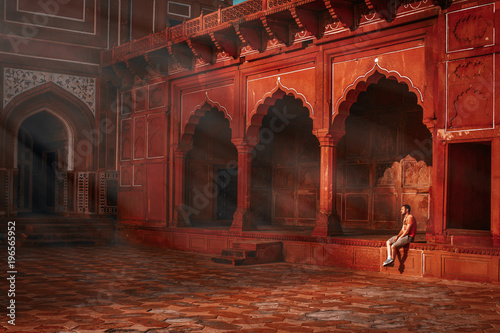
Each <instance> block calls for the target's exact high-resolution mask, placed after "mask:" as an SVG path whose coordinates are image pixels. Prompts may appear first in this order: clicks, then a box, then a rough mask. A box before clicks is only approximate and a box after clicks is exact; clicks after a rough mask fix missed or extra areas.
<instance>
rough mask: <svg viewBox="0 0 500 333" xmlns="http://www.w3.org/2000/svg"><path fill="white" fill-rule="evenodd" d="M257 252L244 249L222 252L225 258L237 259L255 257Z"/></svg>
mask: <svg viewBox="0 0 500 333" xmlns="http://www.w3.org/2000/svg"><path fill="white" fill-rule="evenodd" d="M256 254H257V251H251V250H243V249H234V248H231V249H225V250H223V251H222V256H224V257H235V258H249V257H255V255H256Z"/></svg>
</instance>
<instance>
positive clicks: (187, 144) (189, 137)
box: [180, 95, 233, 152]
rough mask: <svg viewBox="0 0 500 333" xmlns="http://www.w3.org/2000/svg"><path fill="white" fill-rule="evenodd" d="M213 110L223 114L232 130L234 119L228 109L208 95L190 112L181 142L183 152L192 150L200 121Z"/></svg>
mask: <svg viewBox="0 0 500 333" xmlns="http://www.w3.org/2000/svg"><path fill="white" fill-rule="evenodd" d="M212 109H217V110H218V111H219V112H221V113H223V114H224V118H225V119H227V120H228V121H229V127H230V128H231V124H232V120H233V119H232V117H231V115H230V114H229V113H228V111H227V109H226V108H225V107H223V106H222V105H220V104H219V103H217V102H214V101H212V100H211V99H210V98H208V95H207V96H206V98H205V99H204V100H203V101H202V102H201V103H200V104H198V105H197V106H196V107H195V108H194V109H193V110H192V111H191V112H190V116H189V118H188V120H187V122H186V123H185V125H184V128H183V131H182V134H181V140H180V148H181V149H182V150H183V151H185V152H187V151H189V150H190V149H191V148H192V146H193V136H194V131H195V128H196V126H197V125H198V124H199V123H200V119H201V118H202V117H203V116H204V115H205V113H207V111H210V110H212ZM231 130H233V128H231Z"/></svg>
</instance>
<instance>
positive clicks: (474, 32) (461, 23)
mask: <svg viewBox="0 0 500 333" xmlns="http://www.w3.org/2000/svg"><path fill="white" fill-rule="evenodd" d="M489 25H490V22H488V21H486V20H485V19H484V18H483V17H482V16H481V15H478V16H476V15H473V14H471V15H468V16H467V17H465V18H463V19H460V20H458V21H457V23H456V24H455V28H454V29H453V35H454V36H455V38H456V39H457V40H458V41H460V42H462V43H469V44H472V43H473V42H475V41H478V40H481V39H483V38H484V36H485V35H486V32H487V31H488V27H489Z"/></svg>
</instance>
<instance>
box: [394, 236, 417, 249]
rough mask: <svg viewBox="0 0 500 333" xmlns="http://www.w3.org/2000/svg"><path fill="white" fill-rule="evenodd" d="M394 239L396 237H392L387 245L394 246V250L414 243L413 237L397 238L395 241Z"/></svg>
mask: <svg viewBox="0 0 500 333" xmlns="http://www.w3.org/2000/svg"><path fill="white" fill-rule="evenodd" d="M396 237H398V236H394V237H391V238H390V239H389V244H391V245H394V247H395V248H396V249H400V248H402V247H403V246H405V245H407V244H410V243H413V241H414V239H413V237H411V236H410V235H406V236H404V237H403V238H399V239H398V240H397V241H396Z"/></svg>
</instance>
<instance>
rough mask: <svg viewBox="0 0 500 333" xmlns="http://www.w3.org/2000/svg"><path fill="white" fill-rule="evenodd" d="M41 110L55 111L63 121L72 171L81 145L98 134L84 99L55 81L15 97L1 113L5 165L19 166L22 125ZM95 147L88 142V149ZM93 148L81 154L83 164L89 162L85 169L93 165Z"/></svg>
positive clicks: (8, 166) (57, 116) (52, 112)
mask: <svg viewBox="0 0 500 333" xmlns="http://www.w3.org/2000/svg"><path fill="white" fill-rule="evenodd" d="M41 111H47V112H49V113H51V114H52V115H54V116H55V117H56V118H58V119H59V120H60V121H61V122H62V123H63V125H64V127H65V129H66V132H67V134H68V139H69V141H70V144H69V145H68V157H69V159H68V169H69V170H72V169H73V167H78V164H77V165H75V164H74V162H75V158H76V157H77V153H78V150H77V147H78V144H79V142H81V141H82V140H89V138H92V137H91V136H92V134H94V133H93V129H94V119H93V117H92V112H91V110H90V109H89V108H88V106H86V105H85V104H84V103H83V102H82V101H80V100H79V99H78V98H76V97H75V96H73V95H72V94H70V93H69V92H67V91H66V90H64V89H62V88H60V87H58V86H57V85H56V84H54V83H52V82H49V83H46V84H44V85H42V86H39V87H36V88H33V89H30V90H28V91H26V92H24V93H22V94H20V95H18V96H16V97H14V98H13V99H12V100H11V101H10V102H9V103H8V104H7V105H6V107H5V109H4V111H3V112H2V114H1V115H0V123H1V124H2V144H3V148H4V149H3V151H4V154H3V156H2V157H3V158H2V162H3V163H2V165H4V166H5V167H7V168H16V167H17V165H16V156H17V150H16V149H17V135H18V132H19V128H20V126H21V124H22V123H23V121H24V120H26V119H27V118H28V117H31V116H32V115H34V114H36V113H38V112H41ZM95 139H97V138H95ZM92 146H95V145H94V144H93V143H91V142H90V143H89V144H87V148H90V149H91V148H92ZM91 150H92V151H91V152H86V153H85V156H78V157H80V159H82V158H83V159H82V163H83V162H85V163H84V164H80V167H81V168H85V167H86V168H91V167H92V163H93V159H92V157H93V154H94V149H91ZM80 155H81V154H80Z"/></svg>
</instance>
